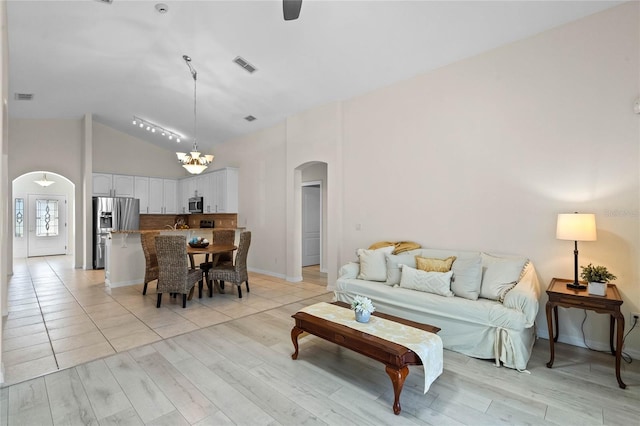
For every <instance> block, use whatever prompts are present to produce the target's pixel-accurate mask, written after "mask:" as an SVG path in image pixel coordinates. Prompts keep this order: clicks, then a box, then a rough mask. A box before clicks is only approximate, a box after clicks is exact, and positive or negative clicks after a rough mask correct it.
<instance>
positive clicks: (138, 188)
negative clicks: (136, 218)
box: [133, 176, 149, 214]
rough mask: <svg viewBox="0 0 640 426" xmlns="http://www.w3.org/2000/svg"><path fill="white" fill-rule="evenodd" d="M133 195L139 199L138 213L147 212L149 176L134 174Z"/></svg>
mask: <svg viewBox="0 0 640 426" xmlns="http://www.w3.org/2000/svg"><path fill="white" fill-rule="evenodd" d="M133 196H134V197H135V198H138V199H139V200H140V213H141V214H145V213H149V178H148V177H146V176H136V177H135V179H134V182H133Z"/></svg>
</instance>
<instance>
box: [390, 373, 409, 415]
mask: <svg viewBox="0 0 640 426" xmlns="http://www.w3.org/2000/svg"><path fill="white" fill-rule="evenodd" d="M385 371H386V372H387V374H388V375H389V377H390V378H391V383H393V394H394V399H393V413H394V414H396V415H398V414H400V410H401V407H400V392H402V387H403V386H404V380H405V379H406V378H407V376H408V375H409V367H407V366H406V365H405V366H404V367H402V368H396V367H394V366H392V365H387V366H386V368H385Z"/></svg>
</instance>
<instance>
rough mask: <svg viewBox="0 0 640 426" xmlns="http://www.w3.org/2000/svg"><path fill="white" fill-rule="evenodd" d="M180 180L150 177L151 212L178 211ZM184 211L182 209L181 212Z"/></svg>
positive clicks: (169, 212) (167, 212)
mask: <svg viewBox="0 0 640 426" xmlns="http://www.w3.org/2000/svg"><path fill="white" fill-rule="evenodd" d="M177 206H178V182H177V181H175V180H173V179H162V178H149V210H148V212H149V213H155V214H175V213H178V207H177ZM180 213H182V211H181V212H180Z"/></svg>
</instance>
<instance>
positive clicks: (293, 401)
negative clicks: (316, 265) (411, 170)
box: [0, 271, 640, 426]
mask: <svg viewBox="0 0 640 426" xmlns="http://www.w3.org/2000/svg"><path fill="white" fill-rule="evenodd" d="M78 272H79V273H81V271H78ZM314 285H315V284H314ZM252 292H253V289H252ZM138 296H140V295H138ZM140 297H142V296H140ZM330 297H331V296H330V294H329V293H325V294H320V295H317V296H313V297H310V298H307V299H303V300H299V301H295V302H293V303H285V304H282V305H280V306H277V307H273V308H270V309H266V310H264V311H262V312H256V313H251V314H248V315H246V316H242V317H238V318H232V319H230V320H228V321H225V322H221V323H218V324H214V325H211V326H209V327H205V328H201V329H198V330H195V331H191V332H187V333H185V334H181V335H178V336H174V337H170V338H167V339H164V340H158V341H156V342H153V343H150V344H146V345H143V346H139V347H137V348H132V349H128V350H125V351H122V352H119V353H117V354H113V355H110V356H107V357H105V358H102V359H97V360H94V361H91V362H88V363H84V364H80V365H78V366H75V367H72V368H68V369H64V370H61V371H57V372H55V373H52V374H47V375H45V376H43V377H38V378H35V379H31V380H28V381H25V382H22V383H19V384H15V385H12V386H9V387H5V388H2V389H0V426H4V425H46V424H56V425H57V424H71V425H76V424H77V425H82V424H100V425H108V424H132V425H141V424H149V425H151V424H153V425H188V424H191V425H225V424H238V425H279V424H282V425H299V424H330V425H351V424H357V425H383V424H394V425H395V424H399V425H404V424H406V425H414V424H416V425H423V424H433V425H496V424H506V425H513V424H530V425H543V424H557V425H603V424H604V425H636V424H638V419H640V363H639V362H634V363H632V364H624V366H623V370H622V375H623V379H624V380H625V382H626V383H627V385H628V387H627V389H626V390H622V389H619V388H618V386H617V382H616V379H615V376H614V372H613V357H612V356H610V355H607V354H602V353H596V352H591V351H589V350H587V349H582V348H576V347H573V346H569V345H565V344H558V345H557V346H556V349H557V350H556V360H555V366H554V368H553V369H548V368H546V366H545V363H546V362H547V361H548V353H549V352H548V342H547V341H546V340H539V341H538V342H537V343H536V346H535V348H534V353H533V357H532V359H531V361H530V362H529V366H528V369H529V371H530V374H527V373H519V372H517V371H514V370H511V369H507V368H496V367H495V366H494V365H493V363H492V362H491V361H485V360H477V359H473V358H469V357H466V356H464V355H461V354H458V353H455V352H451V351H445V353H444V361H445V370H444V373H443V374H442V376H440V377H439V378H438V379H437V380H436V381H435V382H434V384H433V385H432V386H431V389H430V390H429V392H428V393H427V394H426V395H425V394H423V393H422V384H423V375H422V370H421V367H411V369H410V371H411V372H410V374H409V376H408V378H407V381H406V383H405V387H404V390H403V392H402V396H401V404H402V412H401V414H400V416H395V415H394V414H393V411H392V409H391V404H392V401H393V390H392V388H391V383H390V380H389V378H388V376H387V375H386V373H385V372H384V366H383V365H382V364H380V363H377V362H374V361H371V360H370V359H368V358H366V357H364V356H361V355H359V354H356V353H354V352H352V351H349V350H346V349H342V348H340V347H338V346H336V345H333V344H331V343H328V342H326V341H324V340H322V339H320V338H317V337H315V336H310V335H308V336H305V337H302V338H301V339H300V354H299V358H298V360H297V361H293V360H292V359H291V357H290V355H291V353H292V352H293V347H292V344H291V340H290V334H289V333H290V330H291V327H292V324H293V322H292V319H291V318H290V316H291V315H292V314H293V313H295V312H296V311H298V310H299V309H300V308H302V307H304V306H307V305H309V304H312V303H315V302H317V301H328V300H330Z"/></svg>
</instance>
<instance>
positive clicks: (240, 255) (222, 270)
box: [209, 231, 251, 298]
mask: <svg viewBox="0 0 640 426" xmlns="http://www.w3.org/2000/svg"><path fill="white" fill-rule="evenodd" d="M250 245H251V232H249V231H245V232H242V233H241V234H240V241H239V242H238V251H237V253H236V258H235V261H234V262H233V264H232V265H220V266H214V267H213V268H211V271H209V279H210V280H211V281H212V282H213V281H214V280H219V281H220V286H222V285H224V282H225V281H227V282H230V283H233V284H235V285H236V286H237V288H238V298H242V287H241V286H242V283H243V282H244V283H246V285H247V292H249V291H250V290H249V274H248V273H247V254H248V253H249V246H250Z"/></svg>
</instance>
